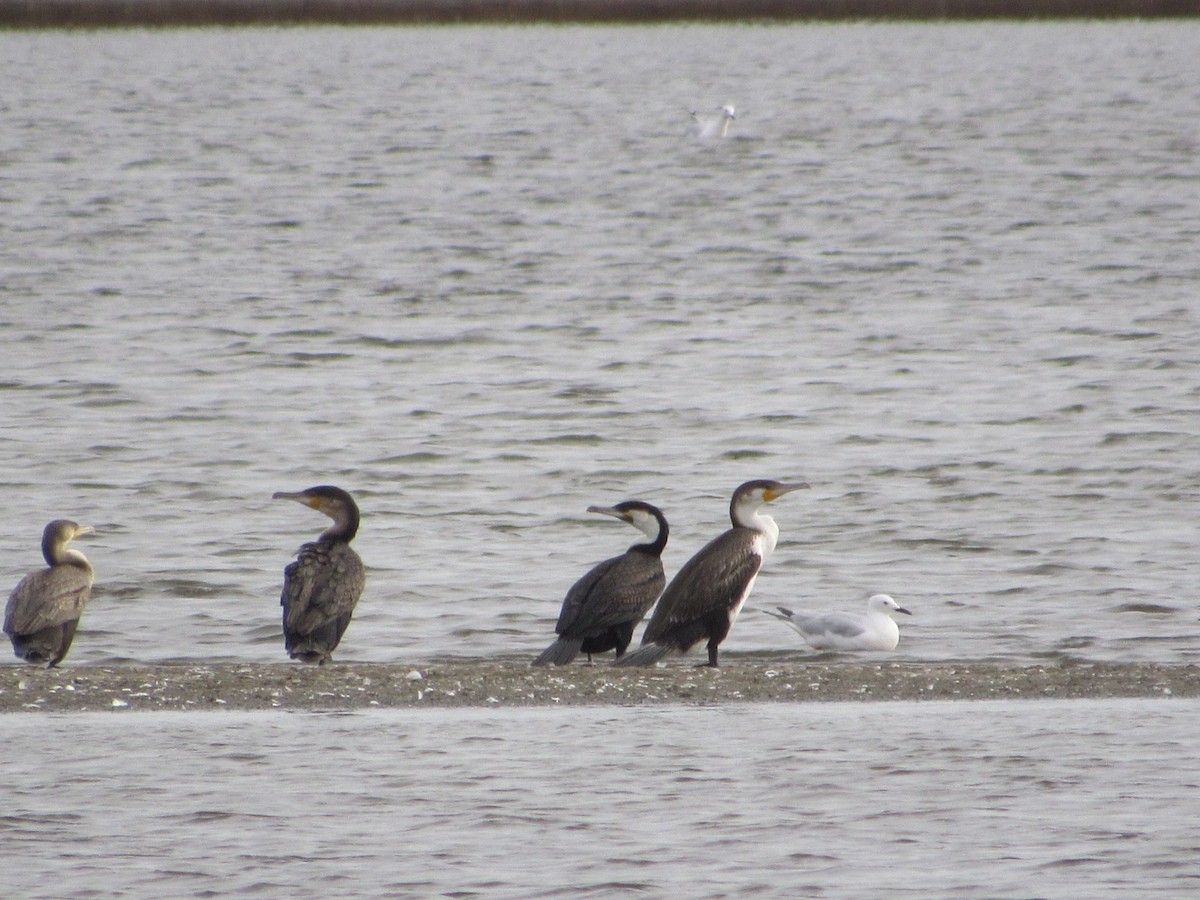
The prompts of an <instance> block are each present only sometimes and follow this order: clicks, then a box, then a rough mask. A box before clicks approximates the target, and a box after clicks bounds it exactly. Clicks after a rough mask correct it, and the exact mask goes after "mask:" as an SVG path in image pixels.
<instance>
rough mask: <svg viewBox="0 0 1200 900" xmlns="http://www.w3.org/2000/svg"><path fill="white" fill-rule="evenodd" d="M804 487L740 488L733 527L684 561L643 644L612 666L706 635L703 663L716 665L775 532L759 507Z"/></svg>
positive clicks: (643, 660) (681, 647)
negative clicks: (719, 652) (705, 657)
mask: <svg viewBox="0 0 1200 900" xmlns="http://www.w3.org/2000/svg"><path fill="white" fill-rule="evenodd" d="M803 487H808V485H807V484H803V483H795V484H783V483H781V482H778V481H765V480H759V481H748V482H746V483H745V484H743V485H741V486H740V487H738V489H737V490H736V491H734V493H733V498H732V499H731V500H730V503H729V517H730V519H731V520H732V522H733V527H732V528H730V529H729V530H728V531H726V532H724V533H723V534H721V535H720V536H718V537H716V538H714V539H713V540H712V541H709V543H708V544H706V545H705V546H704V547H703V548H702V549H701V550H700V552H698V553H697V554H696V555H695V556H693V557H692V558H691V559H689V560H688V561H687V562H686V563H684V564H683V567H682V568H681V569H680V570H679V571H678V572H677V573H676V575H675V577H674V578H672V579H671V583H670V584H669V585H667V588H666V590H665V591H663V595H662V596H661V597H660V598H659V600H658V605H657V606H656V607H655V608H654V614H653V615H652V616H651V617H650V622H649V624H648V625H647V626H646V631H645V633H644V634H643V635H642V646H641V647H640V648H639V649H638V650H636V651H634V652H633V653H629V654H626V655H625V656H623V657H622V658H621V659H619V660H617V661H616V665H621V666H648V665H652V664H654V663H656V662H658V661H659V660H660V659H662V658H663V657H664V656H666V655H667V654H668V653H670V652H671V651H676V652H679V653H686V652H687V651H688V650H690V649H691V648H692V647H694V646H695V645H696V644H698V643H700V642H701V641H703V640H705V639H706V638H707V640H708V645H707V647H708V663H707V665H709V666H712V667H713V668H716V667H717V666H718V665H719V663H718V654H717V648H718V647H719V646H720V645H721V642H722V641H724V640H725V638H726V637H727V636H728V634H729V629H730V628H732V627H733V623H734V620H735V619H736V618H737V615H738V613H739V612H740V611H741V608H742V605H743V604H744V603H745V602H746V598H747V597H748V596H749V595H750V591H751V589H752V588H753V587H754V580H755V579H756V578H757V577H758V572H759V569H760V568H761V567H762V564H763V561H764V560H765V559H766V558H767V557H768V556H769V555H770V554H771V551H772V550H774V549H775V542H776V540H777V539H778V537H779V528H778V527H777V526H776V525H775V521H774V520H773V519H772V518H771V517H770V516H766V515H761V514H760V513H759V508H760V507H761V506H762V505H763V504H764V503H769V502H770V501H772V500H774V499H776V498H777V497H781V496H783V495H784V494H786V493H789V492H791V491H794V490H796V489H798V488H803Z"/></svg>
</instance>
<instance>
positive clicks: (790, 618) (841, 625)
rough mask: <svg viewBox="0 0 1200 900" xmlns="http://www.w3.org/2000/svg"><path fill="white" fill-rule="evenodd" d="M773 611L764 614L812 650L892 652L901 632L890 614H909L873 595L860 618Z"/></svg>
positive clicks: (848, 615) (850, 615) (890, 600)
mask: <svg viewBox="0 0 1200 900" xmlns="http://www.w3.org/2000/svg"><path fill="white" fill-rule="evenodd" d="M776 609H778V610H779V612H771V611H770V610H769V609H764V610H763V612H765V613H766V614H767V615H769V616H774V617H775V618H777V619H782V620H783V621H784V622H786V623H787V624H788V625H790V626H791V627H792V628H794V629H795V630H796V632H797V633H798V634H799V635H800V636H801V637H802V638H804V639H805V640H806V641H808V644H809V646H810V647H812V648H813V649H814V650H895V649H896V645H897V644H898V643H900V629H899V627H898V626H897V625H896V623H895V622H894V621H892V613H904V615H906V616H911V615H912V613H911V612H909V611H908V610H907V609H905V608H904V607H903V606H901V605H900V604H899V603H897V602H896V601H895V600H893V599H892V598H891V597H889V596H888V595H887V594H872V595H871V596H870V598H868V600H867V611H866V613H865V614H863V615H853V614H851V613H843V612H832V613H825V614H824V615H820V616H806V615H804V614H802V613H795V612H792V611H791V610H790V609H784V608H783V607H782V606H777V607H776Z"/></svg>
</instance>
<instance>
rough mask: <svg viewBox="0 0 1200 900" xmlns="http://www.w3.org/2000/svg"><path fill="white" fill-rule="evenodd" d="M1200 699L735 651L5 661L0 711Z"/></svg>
mask: <svg viewBox="0 0 1200 900" xmlns="http://www.w3.org/2000/svg"><path fill="white" fill-rule="evenodd" d="M1197 696H1200V667H1196V666H1190V665H1188V666H1160V665H1118V664H1107V663H1086V662H1075V661H1065V662H1056V663H1054V664H1048V665H1044V666H998V665H987V664H967V663H960V664H956V663H937V664H930V663H911V662H862V661H860V660H854V661H847V662H839V661H833V662H810V663H805V662H802V661H798V660H792V659H788V660H761V659H740V660H739V659H736V658H734V659H730V660H729V662H728V663H727V664H726V665H725V666H724V667H723V668H722V669H720V670H719V671H713V670H711V669H704V668H698V667H696V666H694V665H693V664H692V663H691V661H690V660H674V661H671V662H670V663H669V664H667V665H666V666H664V667H661V668H657V669H614V668H612V667H611V666H608V665H597V666H595V667H588V666H586V665H582V664H580V665H573V666H568V667H564V668H561V669H531V668H530V667H529V663H528V660H526V659H523V658H522V659H496V660H440V661H432V662H428V663H423V664H413V665H407V664H353V663H351V664H334V665H330V666H324V667H320V668H317V667H309V666H302V665H299V664H286V663H280V664H270V665H239V664H224V665H192V664H177V665H155V666H133V665H129V666H81V667H70V666H67V667H64V668H60V669H51V670H47V669H35V668H27V667H22V666H16V665H13V666H5V667H3V668H2V669H0V712H21V711H39V710H40V711H51V712H78V711H84V710H110V711H130V710H196V709H240V710H259V709H293V710H317V709H321V710H344V709H361V708H367V707H377V708H401V707H499V706H611V705H616V706H641V705H656V704H686V705H709V704H728V703H797V702H813V701H836V700H843V701H845V700H852V701H887V700H983V699H1014V698H1029V699H1037V698H1084V697H1089V698H1113V697H1197Z"/></svg>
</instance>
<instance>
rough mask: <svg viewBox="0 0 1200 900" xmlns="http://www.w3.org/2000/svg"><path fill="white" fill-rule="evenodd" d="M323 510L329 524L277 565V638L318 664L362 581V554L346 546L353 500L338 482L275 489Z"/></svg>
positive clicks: (354, 516) (337, 637)
mask: <svg viewBox="0 0 1200 900" xmlns="http://www.w3.org/2000/svg"><path fill="white" fill-rule="evenodd" d="M273 499H275V500H295V501H296V502H297V503H303V504H304V505H305V506H309V507H312V508H313V509H315V510H318V511H320V512H323V513H324V514H325V515H327V516H329V518H331V519H333V525H332V526H331V527H330V528H329V529H328V530H326V531H325V532H323V533H322V534H321V536H320V537H318V538H317V539H316V540H315V541H312V542H311V543H307V544H304V545H302V546H301V547H300V549H299V550H298V551H297V552H296V561H295V562H293V563H290V564H289V565H288V567H287V568H286V569H284V570H283V596H282V598H281V599H280V602H281V603H282V604H283V641H284V647H285V648H286V650H287V652H288V655H289V656H291V657H292V659H299V660H301V661H303V662H311V663H317V664H319V665H324V664H325V663H326V662H328V661H329V660H330V659H331V658H332V654H333V650H334V648H335V647H337V645H338V642H339V641H341V639H342V635H343V634H345V632H346V626H348V625H349V624H350V617H351V615H353V613H354V607H355V605H356V604H357V603H358V598H359V595H361V594H362V589H363V585H364V584H365V583H366V572H365V571H364V569H363V564H362V560H361V559H359V556H358V554H357V553H355V552H354V551H353V550H352V549H351V548H350V541H352V540H353V539H354V535H355V534H356V533H357V532H358V522H359V514H358V506H357V504H355V502H354V498H352V497H351V496H350V495H349V494H348V493H346V492H345V491H343V490H342V489H341V488H337V487H330V486H328V485H321V486H319V487H311V488H309V489H308V490H306V491H300V492H299V493H294V494H293V493H288V492H286V491H279V492H277V493H275V494H274V495H273Z"/></svg>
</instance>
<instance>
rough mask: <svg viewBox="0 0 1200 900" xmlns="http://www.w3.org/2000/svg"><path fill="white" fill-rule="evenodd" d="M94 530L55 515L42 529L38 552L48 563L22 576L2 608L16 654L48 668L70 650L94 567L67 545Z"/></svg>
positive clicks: (85, 602) (6, 629)
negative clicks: (40, 552) (40, 545)
mask: <svg viewBox="0 0 1200 900" xmlns="http://www.w3.org/2000/svg"><path fill="white" fill-rule="evenodd" d="M95 530H96V529H94V528H92V527H91V526H90V525H77V524H75V523H74V522H71V521H69V520H67V519H55V520H54V521H53V522H51V523H50V524H49V525H47V526H46V527H45V529H44V530H43V531H42V556H43V557H45V559H46V562H47V563H48V564H49V566H50V568H48V569H40V570H38V571H37V572H31V573H29V574H28V575H26V576H25V577H24V578H22V579H21V583H20V584H18V585H17V586H16V588H15V589H14V590H13V592H12V594H11V595H10V596H9V598H8V606H7V607H6V608H5V610H4V633H5V634H7V635H8V637H9V639H10V640H11V641H12V645H13V653H15V654H16V655H17V656H18V657H19V658H20V659H23V660H25V661H26V662H31V663H37V664H41V663H45V664H46V667H47V668H52V667H54V666H57V665H58V664H59V663H60V662H62V661H63V658H64V657H65V656H66V655H67V651H68V650H70V649H71V641H72V640H74V638H75V628H76V626H78V625H79V616H80V615H81V614H82V613H83V608H84V606H86V605H87V602H88V598H89V597H91V595H92V579H93V577H94V572H93V571H92V564H91V563H89V562H88V561H87V557H86V556H84V555H83V554H82V553H80V552H79V551H78V550H68V549H67V544H68V543H69V542H70V541H72V540H74V539H75V538H77V537H79V536H80V535H83V534H93V533H94V532H95Z"/></svg>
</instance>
